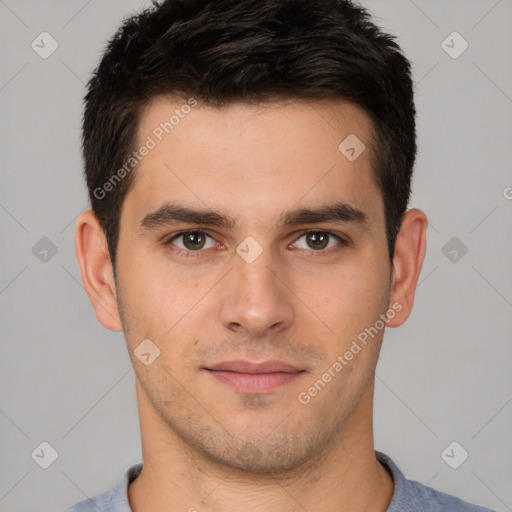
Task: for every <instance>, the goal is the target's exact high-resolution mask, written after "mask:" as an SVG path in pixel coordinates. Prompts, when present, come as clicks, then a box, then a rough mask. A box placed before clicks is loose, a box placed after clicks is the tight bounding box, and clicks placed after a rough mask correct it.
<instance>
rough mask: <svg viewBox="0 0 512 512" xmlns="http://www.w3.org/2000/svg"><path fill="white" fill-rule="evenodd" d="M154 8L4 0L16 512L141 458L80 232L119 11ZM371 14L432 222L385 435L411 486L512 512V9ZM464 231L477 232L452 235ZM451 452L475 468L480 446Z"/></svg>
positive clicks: (94, 490)
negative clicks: (400, 69)
mask: <svg viewBox="0 0 512 512" xmlns="http://www.w3.org/2000/svg"><path fill="white" fill-rule="evenodd" d="M143 4H144V2H141V1H140V0H131V1H126V0H115V1H114V0H109V1H99V0H89V1H85V0H73V1H70V0H65V1H64V0H60V1H56V0H55V1H51V2H50V1H46V2H37V1H35V0H32V1H28V0H0V20H1V21H0V42H1V44H0V47H1V51H2V62H3V64H2V67H1V70H0V109H1V116H0V123H1V124H0V126H1V132H0V141H1V147H2V152H1V155H2V157H1V170H2V173H1V188H0V224H1V229H2V252H1V261H0V305H1V323H0V325H1V332H2V344H1V347H2V352H1V357H0V443H1V445H0V446H1V457H0V510H1V511H3V512H5V511H12V512H17V511H24V512H28V511H50V510H52V511H53V510H63V509H64V508H65V507H66V506H69V505H71V504H73V503H76V502H78V501H81V500H83V499H85V498H86V497H91V496H94V495H97V494H99V493H101V492H103V491H105V490H107V489H109V488H111V487H113V486H114V485H115V484H116V483H117V481H118V480H119V478H120V477H121V473H122V472H123V471H124V470H125V469H126V468H127V467H128V465H130V464H132V463H134V462H137V461H139V460H141V456H142V454H141V446H140V430H139V423H138V416H137V408H136V399H135V388H134V372H133V369H132V366H131V363H130V360H129V357H128V354H127V351H126V347H125V344H124V339H123V336H122V333H113V332H110V331H108V330H106V329H105V328H103V327H102V326H101V325H100V324H99V323H98V322H97V321H96V319H95V317H94V313H93V309H92V306H91V304H90V303H89V299H88V298H87V296H86V294H85V292H84V289H83V287H82V284H81V281H80V274H79V269H78V265H77V262H76V258H75V252H74V227H75V220H76V217H77V215H78V214H79V213H80V212H81V211H82V210H83V209H84V208H86V207H87V196H86V189H85V185H84V183H83V180H82V174H81V172H82V163H81V156H80V146H79V144H80V140H79V138H80V120H81V108H82V96H83V93H84V84H85V82H86V81H87V79H88V77H89V73H90V72H91V70H92V69H93V68H94V67H95V66H96V64H97V63H98V59H99V56H100V52H101V50H102V48H103V47H104V44H105V42H106V40H107V38H109V37H110V36H111V35H112V33H113V31H114V30H115V28H116V27H117V26H118V25H119V23H120V20H121V19H122V18H123V17H125V16H126V15H128V14H131V13H133V12H134V11H135V10H136V9H138V8H139V7H140V6H142V5H143ZM363 5H365V6H367V7H368V8H369V10H370V11H371V12H372V13H373V14H374V15H375V16H376V18H375V20H376V22H377V23H378V24H379V25H381V26H383V27H384V28H385V29H387V30H389V31H391V32H392V33H394V34H396V35H397V36H398V41H399V43H400V44H401V46H402V47H403V48H404V50H405V52H406V54H407V56H408V57H409V58H410V59H411V61H412V63H413V67H414V77H415V83H416V102H417V108H418V136H419V138H418V143H419V154H418V161H417V166H416V170H415V178H414V183H413V186H414V193H413V198H412V201H411V203H410V206H411V207H418V208H421V209H423V210H424V211H425V212H426V213H427V215H428V216H429V220H430V227H429V230H428V241H427V242H428V247H427V254H426V259H425V263H424V267H423V271H422V274H421V277H420V284H419V287H418V289H417V294H416V302H415V308H414V310H413V312H412V314H411V316H410V318H409V320H408V322H407V323H406V324H405V325H403V326H402V327H400V328H398V329H388V330H387V331H386V335H385V339H384V347H383V350H382V353H381V359H380V362H379V365H378V367H377V382H376V397H375V400H376V404H375V445H376V448H377V449H378V450H381V451H384V452H385V453H388V454H389V455H391V456H392V457H393V458H394V460H395V461H396V462H397V464H398V465H399V467H401V469H402V470H403V471H404V473H405V474H406V476H407V477H408V478H413V479H415V480H418V481H420V482H422V483H425V484H428V485H430V486H432V487H435V488H437V489H439V490H442V491H445V492H449V493H452V494H455V495H458V496H460V497H462V498H463V499H465V500H467V501H470V502H474V503H478V504H482V505H486V506H489V507H491V508H493V509H496V510H499V511H511V510H512V486H510V482H511V477H512V443H511V441H510V434H511V431H512V428H511V427H512V403H511V402H512V377H511V371H510V366H511V364H510V363H511V360H512V357H511V356H512V343H511V341H512V340H511V338H512V336H511V334H512V314H511V313H512V271H511V268H510V262H511V261H512V236H511V219H512V200H511V199H507V197H506V196H508V197H509V198H510V197H512V189H510V188H507V187H512V164H511V160H512V158H511V156H512V154H511V153H512V151H511V140H512V116H511V113H512V68H511V66H510V62H511V55H512V32H511V30H510V29H511V21H512V2H511V1H510V0H501V1H496V0H478V1H475V0H473V1H469V0H459V1H455V0H450V1H446V0H443V1H441V0H435V1H432V0H429V1H427V0H414V1H413V0H386V1H383V0H371V1H369V0H366V1H363ZM43 31H47V32H49V33H50V34H51V35H52V37H53V38H54V39H55V40H56V41H57V42H58V45H59V46H58V49H57V50H56V51H55V52H54V53H53V54H52V55H51V56H49V57H48V58H46V59H43V58H41V57H40V56H39V54H38V53H36V52H35V51H34V50H33V49H32V48H31V42H32V41H33V40H36V42H37V41H40V38H39V39H38V36H39V34H40V33H41V32H43ZM453 31H457V32H459V33H460V34H461V35H462V37H463V38H464V39H465V40H466V41H467V42H468V43H469V48H468V49H467V50H466V51H465V52H464V53H463V54H462V55H460V56H459V57H458V58H452V57H451V56H449V55H448V54H447V53H446V52H445V50H444V49H443V48H442V46H441V43H442V41H443V40H445V38H446V37H447V36H448V35H449V34H451V33H452V32H453ZM448 43H449V44H450V45H451V46H454V49H453V51H456V50H458V49H460V48H461V45H460V43H461V41H460V40H454V42H450V39H448ZM40 44H41V43H40ZM45 48H46V49H48V48H49V44H48V41H47V42H46V43H45ZM43 237H47V238H48V239H49V240H51V242H52V244H54V246H55V247H56V249H57V252H56V254H54V255H53V254H52V251H51V246H49V245H48V241H47V240H43V241H42V242H39V241H40V239H41V238H43ZM452 237H457V239H458V240H459V241H455V244H456V245H454V246H453V247H452V246H451V245H448V246H446V244H447V243H448V241H449V240H450V239H451V238H452ZM38 242H39V245H36V244H37V243H38ZM452 243H454V242H452ZM457 244H458V247H457ZM461 244H464V246H465V247H467V253H466V254H464V255H462V252H461V247H462V245H461ZM34 246H36V248H35V249H33V247H34ZM443 248H444V249H443ZM454 249H455V250H456V251H457V254H456V255H455V253H453V252H452V253H451V254H450V251H453V250H454ZM44 250H49V252H48V253H44ZM445 254H446V255H445ZM455 256H456V260H455V261H452V260H453V259H454V258H455ZM45 258H46V261H44V259H45ZM41 260H43V261H41ZM43 441H46V442H48V443H49V444H50V445H51V446H52V447H53V449H54V450H56V452H57V453H58V458H57V459H56V460H55V462H53V464H51V465H50V466H49V467H48V468H47V469H43V468H42V467H40V465H39V463H36V461H38V462H39V461H41V460H42V459H43V458H44V457H43V456H42V455H41V448H40V443H41V442H43ZM453 441H457V442H458V443H459V444H460V446H461V447H463V449H465V450H466V451H467V452H468V453H469V457H468V459H467V460H466V461H465V462H464V463H463V464H462V465H460V467H458V469H452V468H451V467H450V466H449V465H448V464H447V463H446V462H445V461H444V460H443V458H442V457H441V454H442V452H443V451H444V450H445V448H446V447H447V446H448V445H449V444H450V443H451V442H453ZM34 450H35V452H34ZM43 450H46V451H44V453H45V457H47V460H49V459H48V457H49V456H50V453H51V450H49V449H48V448H46V449H45V448H44V447H43ZM33 453H36V454H37V453H39V454H40V457H39V458H38V457H37V456H36V455H34V456H32V455H31V454H33ZM449 453H450V455H452V457H451V460H452V461H453V460H455V461H456V460H457V459H458V458H460V457H461V453H462V452H461V448H459V447H456V449H455V450H454V451H453V452H449ZM507 484H508V485H507Z"/></svg>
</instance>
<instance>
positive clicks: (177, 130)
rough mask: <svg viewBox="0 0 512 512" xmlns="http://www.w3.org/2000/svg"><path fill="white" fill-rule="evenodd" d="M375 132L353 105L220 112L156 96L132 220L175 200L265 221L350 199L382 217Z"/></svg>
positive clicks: (148, 114) (291, 104) (146, 118)
mask: <svg viewBox="0 0 512 512" xmlns="http://www.w3.org/2000/svg"><path fill="white" fill-rule="evenodd" d="M372 134H373V131H372V123H371V120H370V118H369V117H368V116H367V115H366V114H365V112H364V111H363V110H361V109H360V108H358V107H357V106H355V105H353V104H350V103H346V102H340V101H325V100H324V101H321V102H319V101H316V102H309V101H303V100H301V101H286V102H282V101H281V102H280V101H274V102H267V103H260V104H257V105H256V104H255V105H251V104H247V103H233V104H229V105H227V106H223V107H213V106H206V105H204V104H201V103H200V102H196V103H195V105H194V102H193V101H190V100H189V101H187V99H183V100H177V99H170V98H164V97H157V98H155V99H153V100H152V101H151V102H150V104H149V105H148V107H147V108H146V109H145V111H144V112H143V113H142V115H141V118H140V122H139V126H138V132H137V145H136V146H137V150H138V152H139V154H141V153H144V156H143V157H142V158H141V157H140V155H139V158H140V160H139V162H138V165H137V167H136V170H135V171H134V172H135V176H134V181H133V183H132V186H131V188H130V191H129V192H128V194H127V197H126V199H125V201H124V203H123V212H124V211H125V210H126V213H127V214H128V215H130V216H131V217H133V221H135V220H136V219H135V218H136V217H137V218H138V219H139V221H140V219H141V218H142V217H144V216H146V215H147V214H148V213H149V212H151V211H154V210H156V209H158V208H159V207H161V206H162V205H164V204H165V203H166V202H168V201H172V202H175V203H181V204H186V205H188V206H190V207H193V206H196V207H197V206H200V207H201V209H202V210H204V209H210V210H215V209H216V208H218V209H222V211H224V212H226V211H230V212H232V213H233V215H232V216H233V217H236V218H237V219H240V220H241V221H243V220H244V218H247V219H249V218H250V219H251V221H252V222H255V221H256V219H260V220H261V221H262V222H264V221H265V220H267V221H271V220H273V221H275V219H276V217H277V216H282V214H283V212H284V211H286V210H288V209H290V208H292V207H293V206H294V205H295V207H297V206H305V205H308V206H322V205H323V204H332V203H334V202H336V201H344V202H346V203H347V204H349V205H352V206H353V207H355V208H358V209H360V210H363V211H365V212H366V213H367V214H368V217H369V218H374V219H376V218H378V217H379V215H381V214H383V211H382V201H381V197H380V193H379V191H378V188H377V186H376V183H375V177H374V173H373V167H372V166H373V140H372ZM144 147H147V148H150V149H149V150H144V151H143V148H144ZM347 150H348V152H347ZM359 153H360V154H359ZM354 155H355V157H356V158H354ZM125 206H126V208H125ZM271 217H272V219H271Z"/></svg>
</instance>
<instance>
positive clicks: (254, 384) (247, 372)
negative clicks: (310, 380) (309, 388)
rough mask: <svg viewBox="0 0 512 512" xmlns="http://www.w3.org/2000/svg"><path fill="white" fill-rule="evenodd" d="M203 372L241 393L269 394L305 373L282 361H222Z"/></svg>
mask: <svg viewBox="0 0 512 512" xmlns="http://www.w3.org/2000/svg"><path fill="white" fill-rule="evenodd" d="M204 370H206V371H207V372H208V373H209V374H210V375H212V376H213V377H214V378H215V379H217V380H218V381H220V382H221V383H223V384H226V385H228V386H230V387H231V388H234V389H236V390H237V391H239V392H242V393H270V392H272V391H274V390H275V389H278V388H281V387H283V386H285V385H287V384H290V383H291V382H293V381H295V380H296V379H298V378H299V377H301V376H302V375H303V374H304V373H306V371H305V370H301V369H299V368H296V367H295V366H292V365H290V364H288V363H284V362H282V361H263V362H260V363H254V362H250V361H240V360H237V361H224V362H222V363H219V364H216V365H215V366H212V367H210V368H204Z"/></svg>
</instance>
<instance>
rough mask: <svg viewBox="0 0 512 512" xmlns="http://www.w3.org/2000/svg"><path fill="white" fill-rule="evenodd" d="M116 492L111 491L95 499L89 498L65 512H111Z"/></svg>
mask: <svg viewBox="0 0 512 512" xmlns="http://www.w3.org/2000/svg"><path fill="white" fill-rule="evenodd" d="M113 495H114V490H113V489H112V490H110V491H107V492H104V493H103V494H100V495H99V496H96V497H94V498H88V499H86V500H83V501H81V502H80V503H76V504H75V505H73V506H71V507H68V508H67V509H66V510H64V512H93V511H94V512H107V511H108V512H110V511H111V510H113V509H112V506H111V505H112V497H113Z"/></svg>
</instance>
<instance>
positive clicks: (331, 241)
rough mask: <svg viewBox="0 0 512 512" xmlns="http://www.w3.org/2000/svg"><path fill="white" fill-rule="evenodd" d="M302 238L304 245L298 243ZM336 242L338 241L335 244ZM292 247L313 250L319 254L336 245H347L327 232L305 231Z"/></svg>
mask: <svg viewBox="0 0 512 512" xmlns="http://www.w3.org/2000/svg"><path fill="white" fill-rule="evenodd" d="M302 238H304V239H305V242H306V243H305V244H303V243H301V242H299V241H300V240H301V239H302ZM336 241H338V243H337V244H336V243H335V242H336ZM293 245H294V246H295V247H296V248H298V249H313V251H314V252H321V251H324V250H326V249H330V248H331V247H334V246H336V245H347V243H346V242H345V240H343V239H342V238H341V237H339V236H338V235H335V234H334V233H330V232H328V231H307V232H306V233H303V234H302V235H301V236H300V237H299V238H298V239H297V241H296V242H295V243H294V244H293Z"/></svg>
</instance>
